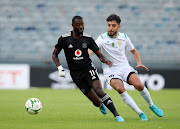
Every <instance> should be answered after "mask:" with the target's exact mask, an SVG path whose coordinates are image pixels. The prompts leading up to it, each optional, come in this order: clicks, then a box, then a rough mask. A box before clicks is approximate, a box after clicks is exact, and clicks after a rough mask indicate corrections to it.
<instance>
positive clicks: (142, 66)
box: [136, 64, 149, 71]
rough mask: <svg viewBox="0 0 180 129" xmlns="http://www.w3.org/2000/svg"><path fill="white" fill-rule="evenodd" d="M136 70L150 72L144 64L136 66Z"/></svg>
mask: <svg viewBox="0 0 180 129" xmlns="http://www.w3.org/2000/svg"><path fill="white" fill-rule="evenodd" d="M136 68H142V69H145V70H146V71H149V69H148V68H147V67H146V66H144V65H143V64H138V65H137V66H136Z"/></svg>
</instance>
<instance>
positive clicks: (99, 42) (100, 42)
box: [96, 35, 103, 48]
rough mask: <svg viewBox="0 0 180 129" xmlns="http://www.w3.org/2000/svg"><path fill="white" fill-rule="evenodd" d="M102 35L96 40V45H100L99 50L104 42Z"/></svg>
mask: <svg viewBox="0 0 180 129" xmlns="http://www.w3.org/2000/svg"><path fill="white" fill-rule="evenodd" d="M102 39H103V37H102V35H100V36H99V37H98V38H97V39H96V44H97V45H98V47H99V48H101V46H102V44H103V42H102Z"/></svg>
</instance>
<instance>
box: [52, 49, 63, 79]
mask: <svg viewBox="0 0 180 129" xmlns="http://www.w3.org/2000/svg"><path fill="white" fill-rule="evenodd" d="M59 53H60V52H59V51H58V50H57V49H56V48H55V49H54V51H53V54H52V59H53V61H54V63H55V64H56V66H57V68H58V70H59V76H60V77H65V76H66V73H65V71H64V68H63V67H62V65H61V64H60V60H59V57H58V55H59Z"/></svg>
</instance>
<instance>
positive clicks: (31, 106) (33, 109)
mask: <svg viewBox="0 0 180 129" xmlns="http://www.w3.org/2000/svg"><path fill="white" fill-rule="evenodd" d="M25 108H26V111H27V112H28V113H30V114H37V113H39V112H40V111H41V109H42V103H41V101H40V100H39V99H37V98H30V99H28V100H27V102H26V104H25Z"/></svg>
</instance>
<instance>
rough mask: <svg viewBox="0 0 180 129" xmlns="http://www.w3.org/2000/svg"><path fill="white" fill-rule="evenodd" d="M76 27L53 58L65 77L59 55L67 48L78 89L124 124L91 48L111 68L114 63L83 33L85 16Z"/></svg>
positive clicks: (75, 21) (61, 41) (60, 41)
mask: <svg viewBox="0 0 180 129" xmlns="http://www.w3.org/2000/svg"><path fill="white" fill-rule="evenodd" d="M72 26H73V30H72V31H70V32H67V33H65V34H63V35H62V36H61V37H60V38H59V39H58V42H57V44H56V45H55V49H54V52H53V54H52V59H53V61H54V63H55V64H56V66H57V68H58V70H59V75H60V76H61V77H65V71H64V69H63V67H62V66H61V64H60V61H59V58H58V54H59V53H60V52H61V50H62V49H64V53H65V57H66V60H67V64H68V67H69V69H70V75H71V77H72V79H73V81H74V83H75V84H76V85H77V86H78V88H79V89H80V90H81V91H82V92H83V94H84V95H85V96H87V98H88V99H89V100H90V101H91V102H92V103H93V104H94V105H95V106H96V107H99V108H100V111H101V112H102V113H103V114H107V110H106V107H107V108H108V109H109V110H110V111H111V112H112V113H113V115H114V117H115V119H116V121H117V122H123V121H124V119H123V118H122V117H121V116H119V114H118V112H117V110H116V108H115V107H114V104H113V102H112V100H111V98H110V96H109V95H108V94H106V93H105V92H104V91H103V89H102V86H101V82H100V80H99V78H98V73H97V69H96V68H95V67H94V66H93V64H92V61H91V59H90V58H89V54H88V49H91V50H92V51H93V52H94V53H95V54H96V55H97V56H98V58H99V59H100V61H101V62H102V63H106V64H107V65H109V67H111V66H112V65H113V64H112V62H111V61H109V60H107V59H106V58H105V57H104V56H103V55H102V53H101V52H100V50H99V48H98V46H97V45H96V43H95V41H94V40H93V38H91V36H89V35H87V34H85V33H83V31H84V21H83V19H82V17H80V16H74V17H73V19H72ZM104 105H105V106H106V107H105V106H104Z"/></svg>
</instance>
